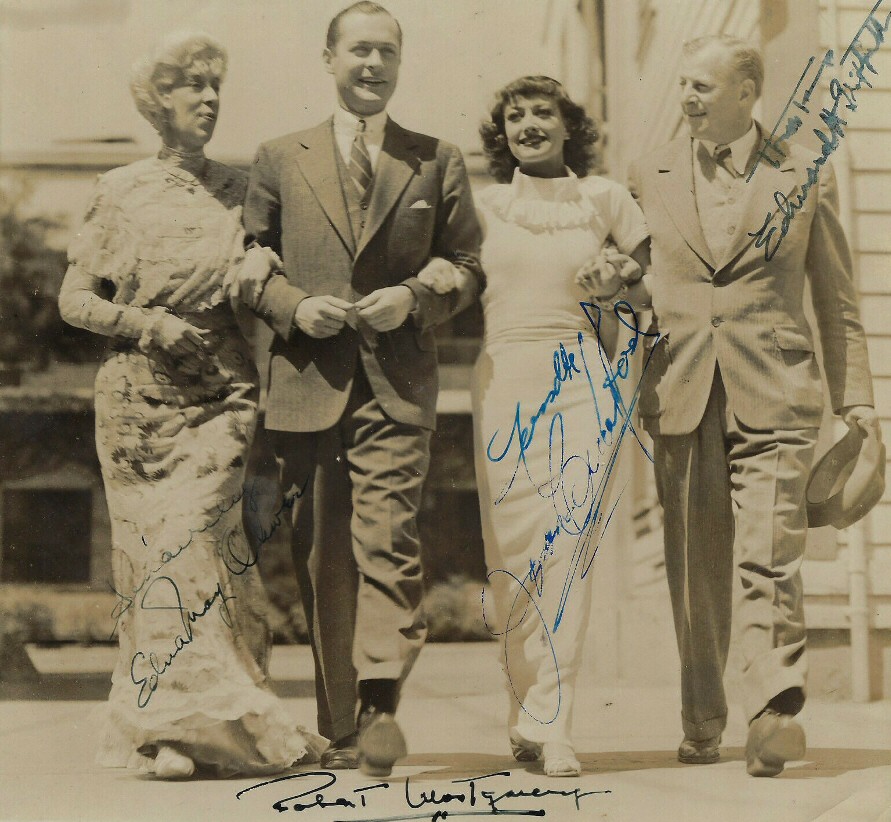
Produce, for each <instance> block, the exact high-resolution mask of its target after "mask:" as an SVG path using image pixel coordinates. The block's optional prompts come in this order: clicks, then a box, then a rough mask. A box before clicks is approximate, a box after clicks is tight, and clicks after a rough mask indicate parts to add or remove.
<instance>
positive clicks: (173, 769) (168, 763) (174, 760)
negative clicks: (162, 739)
mask: <svg viewBox="0 0 891 822" xmlns="http://www.w3.org/2000/svg"><path fill="white" fill-rule="evenodd" d="M193 773H195V763H194V762H192V760H191V759H189V757H187V756H185V755H184V754H181V753H180V752H179V751H177V750H176V749H174V748H171V747H170V746H169V745H162V746H161V747H160V748H159V749H158V755H157V756H156V757H155V776H157V777H158V779H188V778H189V777H190V776H191V775H192V774H193Z"/></svg>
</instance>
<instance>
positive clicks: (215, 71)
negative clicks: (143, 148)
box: [130, 32, 229, 134]
mask: <svg viewBox="0 0 891 822" xmlns="http://www.w3.org/2000/svg"><path fill="white" fill-rule="evenodd" d="M228 61H229V57H228V54H227V53H226V49H225V48H224V47H223V46H222V44H221V43H219V41H217V40H216V39H215V38H213V37H211V36H210V35H209V34H204V33H203V32H176V33H175V34H171V35H170V36H169V37H166V38H165V39H164V40H162V41H161V43H160V44H159V46H158V47H157V48H156V49H155V51H154V52H153V53H152V54H150V55H149V56H148V57H144V58H142V59H141V60H138V61H137V62H136V63H134V64H133V68H132V70H131V73H130V92H131V93H132V94H133V100H134V101H135V103H136V108H137V110H138V111H139V113H140V114H141V115H142V116H143V117H145V119H146V120H148V121H149V122H150V123H151V124H152V127H153V128H154V129H155V131H157V132H158V133H159V134H162V133H163V129H164V127H165V125H166V123H167V115H166V109H165V108H164V106H163V105H162V103H161V95H162V94H165V93H167V92H168V91H170V89H172V88H173V87H174V86H176V85H177V83H181V82H183V80H184V79H185V76H186V73H187V72H188V71H190V70H197V71H200V72H205V71H207V72H209V73H210V74H212V75H214V76H215V77H217V79H219V80H220V82H222V80H223V78H224V77H225V76H226V67H227V65H228Z"/></svg>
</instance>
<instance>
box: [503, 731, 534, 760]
mask: <svg viewBox="0 0 891 822" xmlns="http://www.w3.org/2000/svg"><path fill="white" fill-rule="evenodd" d="M510 751H511V753H512V754H513V755H514V759H516V760H517V762H538V760H539V759H541V745H539V743H538V742H530V741H529V740H528V739H524V738H523V737H522V736H520V735H519V734H518V733H517V732H516V731H511V732H510Z"/></svg>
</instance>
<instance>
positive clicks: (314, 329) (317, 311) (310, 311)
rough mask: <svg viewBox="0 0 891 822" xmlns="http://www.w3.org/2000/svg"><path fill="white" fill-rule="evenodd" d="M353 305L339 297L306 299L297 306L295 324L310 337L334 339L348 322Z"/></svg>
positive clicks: (328, 296)
mask: <svg viewBox="0 0 891 822" xmlns="http://www.w3.org/2000/svg"><path fill="white" fill-rule="evenodd" d="M352 307H353V305H352V303H348V302H347V301H346V300H341V299H340V298H339V297H332V296H331V295H326V296H324V297H306V298H305V299H303V300H301V301H300V302H299V303H298V305H297V310H296V311H295V312H294V324H295V325H296V326H297V327H298V328H299V329H300V330H301V331H302V332H303V333H304V334H306V335H307V336H308V337H314V338H315V339H317V340H322V339H325V338H326V337H333V336H334V335H335V334H338V333H339V332H340V329H341V328H343V324H344V323H345V322H346V316H347V311H349V310H350V309H351V308H352Z"/></svg>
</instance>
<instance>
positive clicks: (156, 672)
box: [112, 479, 308, 708]
mask: <svg viewBox="0 0 891 822" xmlns="http://www.w3.org/2000/svg"><path fill="white" fill-rule="evenodd" d="M307 484H308V479H307V482H305V483H304V484H303V487H302V488H300V489H298V490H295V491H293V492H289V493H288V494H285V495H284V496H283V497H282V500H281V502H280V504H279V506H278V507H277V509H276V510H275V511H274V512H273V514H272V517H271V519H270V521H269V524H268V525H266V526H259V530H258V531H257V533H256V534H255V535H254V536H255V537H256V547H252V546H251V545H249V544H248V540H246V539H245V534H244V528H243V526H242V524H241V520H240V518H239V522H238V524H237V525H236V526H235V527H234V528H231V529H229V530H228V531H227V532H226V533H225V534H223V536H222V539H221V541H220V546H219V554H220V558H221V559H222V561H223V563H224V565H225V566H226V568H227V570H228V571H229V572H230V573H231V574H233V575H236V576H239V575H241V574H244V573H245V572H246V571H247V570H248V569H249V568H252V567H253V566H254V565H256V564H257V562H259V559H260V554H261V551H262V548H263V546H264V545H265V544H266V543H267V542H269V540H270V539H271V538H272V536H273V534H275V532H276V531H277V530H278V529H279V528H280V527H281V525H282V523H283V521H284V520H283V515H284V514H285V512H286V511H289V510H290V509H291V508H293V507H294V505H295V504H296V502H297V500H298V499H299V498H300V497H302V496H303V494H304V493H305V491H306V486H307ZM255 493H256V492H255V483H252V484H251V486H250V487H249V488H247V489H245V488H242V490H241V491H240V492H239V493H238V494H236V495H234V496H233V497H231V498H230V499H229V500H226V501H225V502H223V503H220V504H218V505H217V513H216V514H215V515H214V516H213V517H212V519H211V520H209V521H208V522H207V523H205V525H204V526H202V527H201V528H198V529H189V538H188V539H187V540H186V541H185V542H183V543H182V544H181V545H180V546H179V547H178V548H177V549H176V550H175V551H164V552H163V553H162V554H161V562H160V564H159V565H158V567H157V568H155V569H154V570H152V571H150V572H149V573H147V574H146V575H145V576H144V577H143V579H142V581H141V582H140V583H139V585H138V586H137V587H136V588H135V589H134V590H133V592H132V595H131V596H124V595H122V594H121V593H119V592H117V591H115V593H116V594H117V595H118V597H119V601H118V603H117V605H116V606H115V610H114V612H113V615H116V619H115V629H116V628H117V624H118V622H119V621H120V619H121V617H122V616H123V615H124V614H125V613H126V612H127V611H128V610H129V609H130V608H132V607H133V605H134V603H135V602H136V600H137V597H139V594H140V593H141V594H142V596H141V598H140V599H139V607H140V609H141V610H149V611H150V610H178V611H179V612H180V614H181V615H182V621H183V629H184V634H180V635H178V636H176V637H175V638H174V639H173V645H174V650H173V651H172V652H171V653H170V654H168V655H167V659H166V660H161V659H160V658H159V657H158V655H157V654H156V653H155V652H154V651H152V652H151V653H149V654H148V655H146V654H145V652H143V651H141V650H138V651H137V652H136V653H135V654H134V655H133V657H132V659H131V660H130V678H131V680H132V681H133V684H134V685H136V686H138V687H139V692H138V694H137V699H136V702H137V705H138V706H139V707H140V708H144V707H145V706H146V705H147V704H148V702H149V700H150V699H151V696H152V694H153V693H154V692H155V690H156V689H157V687H158V684H159V677H160V676H162V675H163V674H164V673H165V672H166V671H167V669H168V668H169V666H170V665H171V663H172V662H173V660H174V659H176V657H177V655H178V654H179V652H180V651H182V650H183V648H185V647H186V646H187V645H189V644H191V642H192V640H193V635H192V625H193V624H194V622H195V621H196V620H197V619H200V618H201V617H203V616H205V615H206V614H207V612H208V611H209V610H210V608H211V606H212V605H213V604H214V602H215V601H216V600H217V598H220V600H221V608H220V612H221V616H222V617H223V621H224V622H225V623H226V625H228V626H229V627H230V628H231V626H232V622H231V619H230V617H229V612H228V606H227V605H226V603H227V602H228V600H230V599H234V596H226V595H225V594H224V593H223V590H222V588H221V586H222V583H221V582H218V583H217V588H216V590H215V591H214V593H213V595H212V596H211V597H210V598H209V599H207V600H205V602H204V603H203V606H202V608H201V609H200V610H198V611H192V610H189V609H187V608H185V607H184V606H183V604H182V599H181V597H180V591H179V587H178V586H177V584H176V582H174V580H173V579H172V578H171V577H169V576H163V575H162V576H158V575H157V574H158V573H159V572H160V571H161V570H163V569H164V568H165V567H166V566H167V564H168V563H169V562H171V561H172V560H174V559H176V557H178V556H179V555H180V554H182V552H183V551H185V550H186V548H188V547H189V546H190V545H191V544H192V541H193V540H194V538H195V535H196V534H200V533H203V532H205V531H207V530H208V529H209V528H211V527H212V526H214V525H217V524H218V523H219V522H220V520H221V519H222V517H223V515H224V514H226V513H227V512H228V511H230V510H232V508H233V507H234V506H235V505H237V504H238V503H239V502H241V501H242V500H243V499H244V498H245V494H247V499H246V504H248V505H249V506H250V507H251V510H253V511H256V510H257V508H258V506H257V501H256V497H255ZM142 541H143V544H146V545H147V543H146V541H145V537H143V540H142ZM159 583H160V584H161V587H162V589H163V588H164V587H165V583H169V587H168V591H171V592H172V594H173V596H174V597H175V601H176V604H174V605H170V604H162V605H158V604H150V603H147V600H148V597H149V594H150V592H152V591H153V590H154V589H155V588H156V587H157V586H158V584H159ZM113 635H114V632H112V636H113ZM146 660H147V662H148V665H149V666H150V667H151V670H150V671H149V672H148V673H146V674H145V676H142V677H138V676H137V671H136V668H137V665H138V664H143V663H145V662H146ZM139 673H142V671H139Z"/></svg>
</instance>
